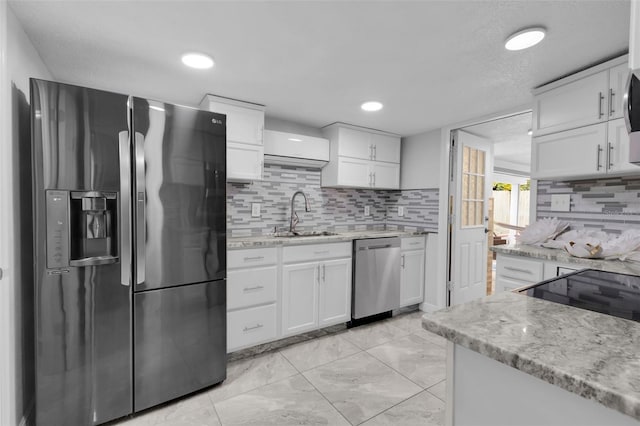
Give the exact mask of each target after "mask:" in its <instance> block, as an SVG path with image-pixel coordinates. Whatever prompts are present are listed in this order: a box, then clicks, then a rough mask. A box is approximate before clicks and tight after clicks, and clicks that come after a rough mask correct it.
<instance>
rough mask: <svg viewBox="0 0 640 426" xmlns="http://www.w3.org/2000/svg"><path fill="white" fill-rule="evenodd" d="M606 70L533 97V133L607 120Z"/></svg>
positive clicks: (571, 127) (538, 133)
mask: <svg viewBox="0 0 640 426" xmlns="http://www.w3.org/2000/svg"><path fill="white" fill-rule="evenodd" d="M608 90H609V71H608V70H605V71H601V72H599V73H597V74H594V75H590V76H589V77H585V78H582V79H580V80H577V81H574V82H572V83H567V84H565V85H563V86H560V87H558V88H555V89H551V90H549V91H548V92H544V93H541V94H540V95H538V96H536V98H535V103H534V108H533V135H534V136H539V135H544V134H548V133H553V132H559V131H562V130H567V129H574V128H576V127H581V126H586V125H588V124H594V123H598V122H601V121H606V120H607V118H608V117H607V96H608Z"/></svg>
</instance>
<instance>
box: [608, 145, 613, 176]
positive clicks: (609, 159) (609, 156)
mask: <svg viewBox="0 0 640 426" xmlns="http://www.w3.org/2000/svg"><path fill="white" fill-rule="evenodd" d="M607 145H608V146H609V149H608V150H607V164H608V166H607V169H608V170H611V168H612V167H613V162H612V161H611V158H612V157H613V156H612V155H611V154H612V152H613V144H612V143H611V142H607Z"/></svg>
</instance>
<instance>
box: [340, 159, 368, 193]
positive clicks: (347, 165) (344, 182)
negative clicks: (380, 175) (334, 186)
mask: <svg viewBox="0 0 640 426" xmlns="http://www.w3.org/2000/svg"><path fill="white" fill-rule="evenodd" d="M370 163H371V162H370V161H368V160H359V159H356V158H346V157H339V158H338V185H340V186H352V187H356V188H369V187H371V186H372V184H373V175H372V174H371V171H370V170H369V164H370Z"/></svg>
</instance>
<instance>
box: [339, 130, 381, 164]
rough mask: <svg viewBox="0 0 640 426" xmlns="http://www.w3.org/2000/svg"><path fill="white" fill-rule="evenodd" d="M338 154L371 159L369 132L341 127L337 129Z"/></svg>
mask: <svg viewBox="0 0 640 426" xmlns="http://www.w3.org/2000/svg"><path fill="white" fill-rule="evenodd" d="M338 132H339V133H338V135H339V136H338V141H339V145H338V155H340V156H345V157H352V158H361V159H363V160H371V159H372V156H373V150H372V149H371V133H368V132H363V131H360V130H354V129H348V128H346V127H341V128H339V129H338Z"/></svg>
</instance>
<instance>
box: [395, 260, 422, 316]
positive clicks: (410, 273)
mask: <svg viewBox="0 0 640 426" xmlns="http://www.w3.org/2000/svg"><path fill="white" fill-rule="evenodd" d="M400 261H401V262H402V263H401V267H402V268H401V269H400V306H401V307H402V306H409V305H415V304H417V303H422V300H423V294H424V293H423V292H424V250H411V251H405V252H402V254H401V255H400Z"/></svg>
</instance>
